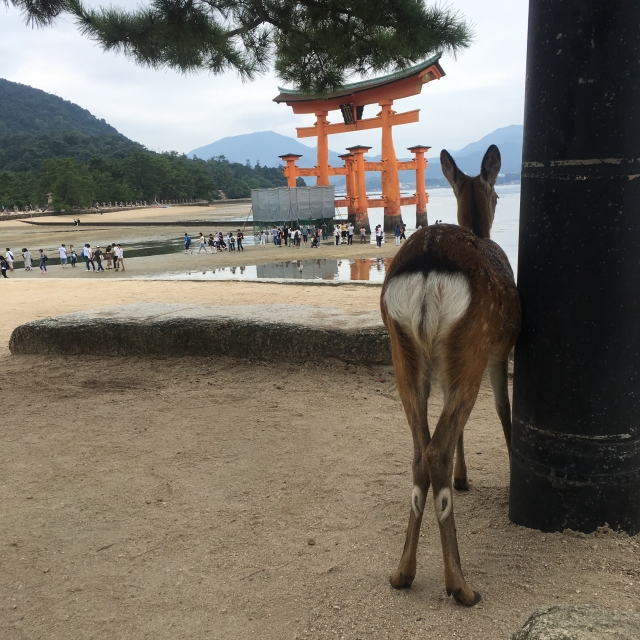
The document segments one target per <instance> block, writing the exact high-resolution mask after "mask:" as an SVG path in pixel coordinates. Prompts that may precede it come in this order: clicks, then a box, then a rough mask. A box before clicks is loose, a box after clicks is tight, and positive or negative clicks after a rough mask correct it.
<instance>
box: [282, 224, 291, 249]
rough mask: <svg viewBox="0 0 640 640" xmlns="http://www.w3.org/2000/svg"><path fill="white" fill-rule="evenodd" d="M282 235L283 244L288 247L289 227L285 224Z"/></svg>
mask: <svg viewBox="0 0 640 640" xmlns="http://www.w3.org/2000/svg"><path fill="white" fill-rule="evenodd" d="M282 237H283V239H284V246H285V247H288V246H289V227H287V225H286V224H285V225H284V228H283V229H282Z"/></svg>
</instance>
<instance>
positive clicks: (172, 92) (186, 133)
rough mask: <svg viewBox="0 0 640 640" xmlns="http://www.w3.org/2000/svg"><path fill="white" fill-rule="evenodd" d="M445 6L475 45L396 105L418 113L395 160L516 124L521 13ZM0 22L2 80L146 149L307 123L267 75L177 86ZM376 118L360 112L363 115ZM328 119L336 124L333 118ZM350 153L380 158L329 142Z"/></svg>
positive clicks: (178, 79)
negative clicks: (79, 111) (472, 33)
mask: <svg viewBox="0 0 640 640" xmlns="http://www.w3.org/2000/svg"><path fill="white" fill-rule="evenodd" d="M116 4H120V5H123V4H126V5H127V6H130V7H131V6H135V4H136V2H135V1H134V0H128V1H127V2H126V3H125V2H119V3H116ZM453 4H454V6H455V7H457V8H459V9H460V10H461V11H462V13H464V14H465V15H466V17H467V18H468V19H469V20H471V21H472V22H473V23H475V28H476V41H475V44H474V45H472V47H471V48H470V49H469V50H467V52H465V53H464V54H462V55H461V56H460V57H459V58H458V60H457V61H455V60H451V59H450V58H448V57H444V58H443V60H442V66H443V67H444V69H445V71H446V73H447V75H446V76H445V77H444V78H442V79H441V80H439V81H437V82H431V83H429V84H428V85H426V86H425V87H424V88H423V91H422V94H421V95H419V96H415V97H412V98H408V99H405V100H402V101H399V102H397V103H396V105H395V109H396V110H397V111H406V110H410V109H420V110H421V112H420V122H419V123H417V124H412V125H404V126H402V127H396V128H395V130H394V139H395V144H396V149H397V151H398V154H399V155H403V153H404V149H405V148H406V147H409V146H412V145H414V144H427V145H430V146H431V147H432V148H433V153H436V152H439V150H440V149H441V148H442V147H447V148H449V149H457V148H460V147H462V146H464V145H465V144H467V143H468V142H471V141H473V140H477V139H478V138H480V137H482V136H483V135H486V134H487V133H489V132H490V131H492V130H494V129H496V128H498V127H502V126H506V125H509V124H514V123H521V122H522V114H523V104H524V77H525V58H526V28H527V4H528V3H527V2H526V0H511V2H504V0H485V2H482V3H479V2H477V0H454V3H453ZM0 15H1V16H2V18H1V20H0V69H2V76H3V77H5V78H6V79H8V80H12V81H14V82H21V83H23V84H28V85H31V86H33V87H37V88H39V89H43V90H44V91H48V92H50V93H55V94H56V95H59V96H60V97H62V98H65V99H67V100H71V101H72V102H75V103H77V104H79V105H80V106H82V107H84V108H86V109H88V110H89V111H91V113H93V114H94V115H95V116H97V117H99V118H104V119H105V120H106V121H107V122H109V123H110V124H112V125H113V126H114V127H116V128H117V129H118V130H119V131H121V132H122V133H123V134H124V135H126V136H127V137H129V138H132V139H133V140H137V141H138V142H141V143H142V144H144V145H146V146H147V147H149V148H151V149H156V150H157V149H161V150H169V149H174V150H177V151H180V152H186V151H189V150H191V149H193V148H196V147H200V146H203V145H205V144H209V143H210V142H213V141H215V140H217V139H219V138H222V137H225V136H231V135H237V134H241V133H250V132H252V131H264V130H268V129H271V130H273V131H277V132H278V133H281V134H284V135H290V136H293V137H295V127H296V126H304V125H307V124H310V123H312V122H313V119H314V118H313V116H295V115H293V114H292V113H291V111H290V109H289V108H288V107H286V106H285V105H277V104H275V103H274V102H273V101H272V100H273V98H274V96H275V95H276V94H277V93H278V91H277V86H278V84H282V83H281V82H279V81H278V79H277V78H276V77H275V75H274V74H273V73H270V74H268V75H266V76H264V77H262V78H259V79H258V80H256V81H255V82H253V83H248V84H243V83H242V82H241V81H240V80H239V79H238V78H237V77H236V76H235V75H232V74H227V75H224V76H211V75H206V74H199V75H191V76H182V75H180V74H178V73H175V72H173V71H154V70H151V69H144V68H140V67H137V66H136V65H134V64H133V63H132V62H131V61H129V60H127V59H126V58H124V57H123V56H120V55H116V54H113V53H105V52H103V51H102V50H101V49H100V48H99V47H97V46H96V45H95V44H93V43H92V42H91V41H89V40H87V39H86V38H83V37H82V36H81V35H80V34H79V33H78V32H77V30H76V29H75V27H74V26H73V25H72V24H69V23H60V24H59V25H58V26H56V27H53V28H49V29H43V30H39V29H31V28H30V27H26V26H25V25H24V23H23V21H22V19H21V18H20V16H19V14H18V12H17V11H15V10H14V9H9V10H6V11H5V9H4V8H0ZM376 110H377V109H376V107H375V106H374V105H372V106H370V107H367V112H368V114H369V115H370V114H373V113H375V112H376ZM332 116H333V119H334V120H336V121H337V120H338V119H339V114H338V113H337V112H336V113H332V114H330V119H332ZM302 142H304V143H306V144H312V143H313V140H312V139H304V140H302ZM354 144H366V145H368V146H371V147H373V149H372V153H379V149H380V134H379V131H375V130H373V131H365V132H362V133H352V134H344V135H341V136H336V137H332V138H331V140H330V146H331V148H332V149H333V150H335V151H338V152H340V151H342V150H343V149H344V148H346V147H348V146H351V145H354ZM433 153H432V154H431V155H433Z"/></svg>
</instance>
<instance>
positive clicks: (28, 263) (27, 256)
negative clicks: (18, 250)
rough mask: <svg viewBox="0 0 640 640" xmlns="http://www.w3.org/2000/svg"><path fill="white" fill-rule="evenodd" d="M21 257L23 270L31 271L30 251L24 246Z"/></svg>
mask: <svg viewBox="0 0 640 640" xmlns="http://www.w3.org/2000/svg"><path fill="white" fill-rule="evenodd" d="M22 259H23V260H24V270H25V271H31V252H30V251H29V249H27V248H26V247H25V248H24V249H23V250H22Z"/></svg>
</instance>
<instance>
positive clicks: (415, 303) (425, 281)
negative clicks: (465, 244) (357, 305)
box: [384, 271, 471, 358]
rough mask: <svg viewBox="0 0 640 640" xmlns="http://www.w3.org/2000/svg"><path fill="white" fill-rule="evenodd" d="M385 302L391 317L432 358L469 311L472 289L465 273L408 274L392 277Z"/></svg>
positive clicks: (434, 272)
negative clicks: (442, 341)
mask: <svg viewBox="0 0 640 640" xmlns="http://www.w3.org/2000/svg"><path fill="white" fill-rule="evenodd" d="M384 301H385V304H386V305H387V312H388V314H389V317H390V318H391V319H392V320H394V321H395V322H397V323H398V324H399V325H400V326H401V327H402V328H403V329H404V330H405V331H406V332H407V333H409V335H411V336H412V337H413V338H414V339H415V341H416V343H417V344H419V345H420V346H422V347H423V349H424V350H425V352H426V355H427V357H429V358H432V356H433V355H435V354H432V351H433V348H434V346H435V345H437V343H438V342H439V341H441V340H443V339H444V338H445V337H446V336H447V334H448V333H449V331H450V330H451V327H452V326H453V325H454V324H455V323H456V322H457V321H458V320H460V318H462V316H463V315H464V314H465V312H466V310H467V309H468V308H469V304H470V303H471V287H470V285H469V280H468V278H467V276H466V275H464V274H462V273H443V272H439V271H431V272H430V273H429V275H428V276H425V275H424V274H423V273H407V274H403V275H400V276H397V277H396V278H392V280H391V282H389V284H388V285H387V288H386V290H385V294H384Z"/></svg>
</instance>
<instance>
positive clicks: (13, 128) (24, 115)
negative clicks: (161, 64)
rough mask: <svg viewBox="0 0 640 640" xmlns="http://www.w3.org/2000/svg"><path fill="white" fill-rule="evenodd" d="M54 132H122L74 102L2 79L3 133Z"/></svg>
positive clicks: (0, 117) (0, 113)
mask: <svg viewBox="0 0 640 640" xmlns="http://www.w3.org/2000/svg"><path fill="white" fill-rule="evenodd" d="M52 131H78V132H79V133H84V134H85V135H91V136H99V135H105V134H106V135H122V134H120V133H118V131H117V130H116V129H115V128H114V127H112V126H111V125H110V124H107V123H106V122H105V121H104V120H99V119H98V118H96V117H95V116H94V115H92V114H91V113H90V112H89V111H87V110H86V109H83V108H82V107H79V106H78V105H77V104H74V103H73V102H69V101H68V100H63V99H62V98H59V97H58V96H54V95H53V94H51V93H47V92H46V91H41V90H40V89H34V88H33V87H29V86H27V85H25V84H19V83H17V82H10V81H9V80H4V79H2V78H0V136H4V135H7V134H14V133H29V134H33V133H49V132H52ZM122 137H123V138H124V136H122Z"/></svg>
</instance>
